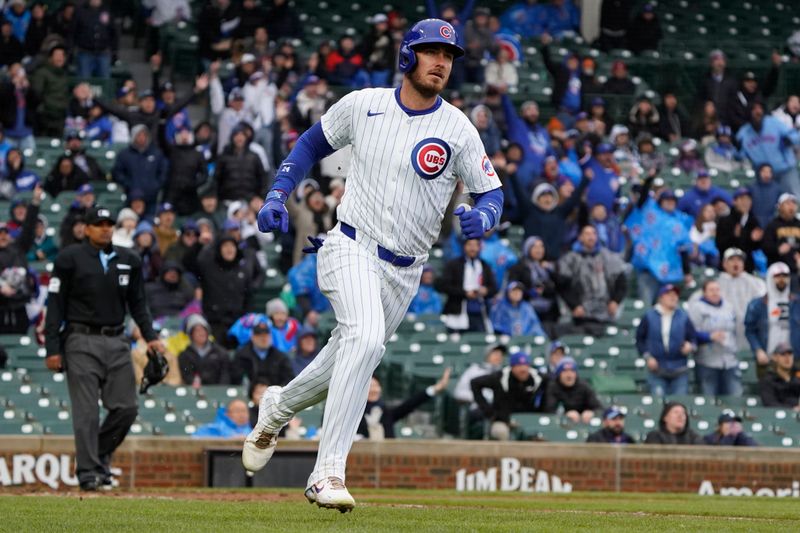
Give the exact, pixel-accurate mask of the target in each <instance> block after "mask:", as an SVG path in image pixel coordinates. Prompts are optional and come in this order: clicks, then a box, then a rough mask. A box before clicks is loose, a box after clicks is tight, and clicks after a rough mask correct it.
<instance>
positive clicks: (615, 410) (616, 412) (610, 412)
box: [603, 405, 625, 420]
mask: <svg viewBox="0 0 800 533" xmlns="http://www.w3.org/2000/svg"><path fill="white" fill-rule="evenodd" d="M615 418H625V413H623V412H622V409H620V408H619V407H618V406H616V405H611V406H609V407H606V410H605V411H603V420H614V419H615Z"/></svg>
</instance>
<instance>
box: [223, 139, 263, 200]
mask: <svg viewBox="0 0 800 533" xmlns="http://www.w3.org/2000/svg"><path fill="white" fill-rule="evenodd" d="M249 144H250V141H249V139H248V137H247V134H246V133H245V130H244V128H243V127H241V126H237V127H235V128H234V129H233V132H232V133H231V142H230V144H229V145H228V146H227V147H226V148H225V150H224V151H223V152H222V154H220V156H219V158H218V159H217V168H216V172H215V178H214V179H215V181H216V182H217V195H218V197H219V199H220V200H249V199H250V198H252V197H253V196H264V192H265V191H266V189H267V178H268V176H267V172H266V171H265V170H264V165H262V164H261V159H259V157H258V155H256V154H255V153H253V152H252V151H250V149H249Z"/></svg>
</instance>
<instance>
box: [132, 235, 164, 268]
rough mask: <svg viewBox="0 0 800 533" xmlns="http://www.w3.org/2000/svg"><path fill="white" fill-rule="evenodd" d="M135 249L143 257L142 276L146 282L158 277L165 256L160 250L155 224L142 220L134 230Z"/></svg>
mask: <svg viewBox="0 0 800 533" xmlns="http://www.w3.org/2000/svg"><path fill="white" fill-rule="evenodd" d="M133 251H134V252H136V253H137V254H139V257H140V258H141V259H142V278H143V279H144V281H145V283H147V282H148V281H154V280H156V279H158V276H159V273H160V272H161V264H162V263H163V258H162V257H161V252H159V251H158V243H157V242H156V234H155V231H153V225H152V224H150V223H149V222H148V221H146V220H142V221H141V222H139V224H138V225H137V226H136V231H134V232H133Z"/></svg>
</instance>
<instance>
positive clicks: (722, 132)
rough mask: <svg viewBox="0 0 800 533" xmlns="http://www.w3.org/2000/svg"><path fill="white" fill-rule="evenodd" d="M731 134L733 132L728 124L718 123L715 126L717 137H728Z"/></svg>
mask: <svg viewBox="0 0 800 533" xmlns="http://www.w3.org/2000/svg"><path fill="white" fill-rule="evenodd" d="M731 135H733V132H732V131H731V127H730V126H726V125H724V124H720V125H719V126H718V127H717V137H723V136H726V137H730V136H731Z"/></svg>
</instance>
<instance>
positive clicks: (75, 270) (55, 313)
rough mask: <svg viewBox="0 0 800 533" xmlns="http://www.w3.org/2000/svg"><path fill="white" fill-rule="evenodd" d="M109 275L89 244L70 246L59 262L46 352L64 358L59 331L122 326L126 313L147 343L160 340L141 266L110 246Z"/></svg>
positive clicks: (125, 251) (52, 283)
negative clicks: (69, 326) (72, 327)
mask: <svg viewBox="0 0 800 533" xmlns="http://www.w3.org/2000/svg"><path fill="white" fill-rule="evenodd" d="M105 252H106V253H107V254H110V255H109V256H108V261H107V269H106V271H104V269H103V264H102V262H101V260H100V251H99V250H98V249H97V248H95V247H94V246H92V245H91V244H89V242H88V241H87V242H84V243H82V244H73V245H71V246H67V247H66V248H65V249H64V250H62V251H61V253H59V254H58V257H57V258H56V261H55V267H54V269H53V277H52V278H51V279H50V285H49V286H48V291H49V296H48V303H47V320H46V322H45V346H46V348H47V355H54V354H60V353H61V351H62V350H61V346H60V339H59V330H60V329H61V325H62V324H63V323H64V322H66V323H67V324H70V323H73V324H75V323H77V324H85V325H87V326H120V325H122V324H123V322H124V321H125V315H126V308H127V310H129V311H130V314H131V316H132V317H133V319H134V320H135V321H136V324H137V325H138V326H139V329H141V331H142V335H143V336H144V338H145V339H146V340H147V341H151V340H155V339H157V338H158V336H157V335H156V333H155V331H154V330H153V320H152V318H151V316H150V311H149V310H148V309H147V304H146V301H145V295H144V281H143V279H142V262H141V260H140V259H139V256H138V255H136V253H134V252H132V251H131V250H128V249H127V248H119V247H117V246H109V247H108V248H107V249H106V250H105Z"/></svg>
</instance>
